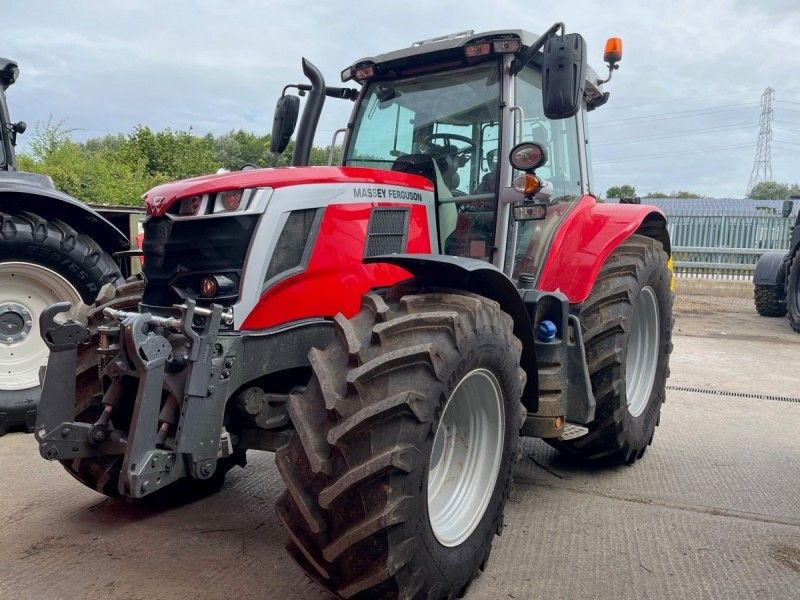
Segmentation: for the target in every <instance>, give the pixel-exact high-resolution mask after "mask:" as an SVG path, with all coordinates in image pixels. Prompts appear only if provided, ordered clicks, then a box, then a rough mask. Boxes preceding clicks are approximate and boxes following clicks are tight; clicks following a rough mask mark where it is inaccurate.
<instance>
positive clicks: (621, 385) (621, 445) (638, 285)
mask: <svg viewBox="0 0 800 600" xmlns="http://www.w3.org/2000/svg"><path fill="white" fill-rule="evenodd" d="M667 258H668V257H667V254H666V252H664V249H663V247H662V245H661V243H660V242H658V241H656V240H654V239H652V238H649V237H645V236H641V235H632V236H631V237H630V238H628V239H627V240H626V241H625V242H623V243H622V244H620V246H619V247H618V248H617V249H616V250H614V252H613V253H612V254H611V256H610V257H609V258H608V260H607V261H606V263H605V264H604V265H603V268H602V270H601V271H600V275H599V276H598V278H597V281H596V282H595V284H594V287H593V288H592V292H591V294H590V295H589V298H588V299H587V300H586V302H585V303H584V305H583V308H582V310H581V314H580V317H581V328H582V332H583V339H584V344H585V348H586V360H587V362H588V367H589V375H590V379H591V383H592V391H593V392H594V397H595V400H596V402H597V408H596V412H595V420H594V421H593V422H592V423H591V424H590V425H589V433H588V434H586V435H584V436H582V437H579V438H576V439H574V440H570V441H564V442H561V441H550V442H549V443H551V444H552V445H553V446H555V447H556V448H558V449H560V450H562V451H564V452H567V453H569V454H573V455H576V456H578V457H580V458H583V459H588V460H594V461H602V462H606V463H620V462H626V463H629V464H632V463H633V462H635V461H636V460H638V459H639V458H641V457H642V456H643V455H644V453H645V450H646V449H647V447H648V446H649V445H650V444H651V443H652V441H653V435H654V433H655V429H656V427H657V426H658V423H659V420H660V415H661V404H662V403H663V402H664V400H665V396H666V392H665V390H666V379H667V377H668V376H669V355H670V352H671V351H672V301H673V295H672V291H671V289H670V282H671V276H672V275H671V273H670V270H669V268H668V267H667ZM648 311H649V312H648ZM648 315H650V316H652V315H657V318H655V319H653V318H650V317H649V316H648ZM637 323H639V325H637ZM655 325H657V328H656V326H655ZM640 336H641V337H640ZM648 336H651V337H650V338H649V339H650V340H652V343H651V342H648V341H647V339H648ZM636 349H638V352H637V353H636V355H634V354H632V353H631V354H630V355H629V352H630V351H631V350H636ZM648 357H649V358H648ZM634 368H637V369H638V372H634V371H633V369H634ZM629 369H630V370H631V372H628V370H629ZM626 376H627V377H626Z"/></svg>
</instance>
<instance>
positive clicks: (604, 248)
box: [536, 196, 671, 304]
mask: <svg viewBox="0 0 800 600" xmlns="http://www.w3.org/2000/svg"><path fill="white" fill-rule="evenodd" d="M634 233H639V234H641V235H646V236H648V237H652V238H654V239H656V240H658V241H660V242H661V243H662V244H663V245H664V250H666V252H667V254H671V247H670V241H669V234H668V233H667V219H666V217H665V216H664V213H663V212H661V210H660V209H658V208H657V207H655V206H647V205H644V204H600V203H598V202H597V200H595V198H594V197H592V196H584V197H582V198H581V199H580V200H579V201H578V203H577V204H576V206H575V208H574V209H573V210H572V211H571V212H570V213H569V214H568V215H567V216H566V218H565V219H564V222H563V223H562V224H561V226H560V227H559V228H558V230H557V231H556V233H555V235H554V236H553V241H552V242H551V245H550V251H549V252H548V254H547V259H546V260H545V263H544V265H543V267H542V270H541V273H540V275H539V282H538V284H537V286H536V288H537V289H540V290H542V291H545V292H556V291H558V292H561V293H562V294H564V295H565V296H566V297H567V299H568V300H569V302H570V304H577V303H580V302H583V301H584V300H586V298H588V297H589V293H590V292H591V291H592V287H593V286H594V282H595V280H596V279H597V275H598V274H599V273H600V269H601V268H602V266H603V263H604V262H605V261H606V259H607V258H608V257H609V255H610V254H611V253H612V252H613V251H614V250H615V249H616V248H617V246H619V245H620V244H621V243H622V242H624V241H625V240H626V239H627V238H629V237H630V236H631V235H633V234H634Z"/></svg>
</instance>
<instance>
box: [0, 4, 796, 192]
mask: <svg viewBox="0 0 800 600" xmlns="http://www.w3.org/2000/svg"><path fill="white" fill-rule="evenodd" d="M0 6H2V15H3V28H4V31H3V36H2V42H0V56H5V57H8V58H12V59H14V60H16V61H17V62H19V64H20V71H21V74H20V78H19V80H18V82H17V84H16V85H15V86H14V87H13V88H11V90H10V91H9V93H8V100H9V104H10V109H11V113H12V118H13V119H15V120H17V119H22V120H25V121H27V122H28V125H29V131H30V132H33V131H34V128H35V124H36V123H47V122H48V120H52V121H61V120H64V121H65V126H66V127H68V128H70V129H74V130H75V132H74V135H75V137H76V138H78V139H87V138H90V137H96V136H101V135H105V134H108V133H119V132H123V133H127V132H130V131H132V130H133V128H134V127H135V126H136V125H137V124H140V123H141V124H146V125H149V126H150V127H152V128H155V129H162V128H166V127H170V128H172V129H188V128H191V129H192V130H193V131H195V132H197V133H199V134H205V133H207V132H211V133H214V134H220V133H225V132H227V131H230V130H232V129H239V128H242V129H245V130H247V131H253V132H256V133H267V132H269V130H270V129H271V126H272V111H273V109H274V106H275V101H276V99H277V98H278V96H279V95H280V92H281V89H282V88H283V86H284V85H285V84H287V83H290V82H299V81H302V72H301V69H300V58H301V56H305V57H307V58H308V59H309V60H311V61H312V62H314V63H315V64H316V65H317V66H318V67H319V68H320V69H321V70H322V72H323V74H325V76H326V79H327V81H328V83H329V84H330V85H337V84H338V83H339V73H340V71H341V70H342V69H343V68H345V67H347V66H349V65H350V64H351V63H352V62H353V61H354V60H356V59H358V58H361V57H362V56H369V55H374V54H378V53H381V52H386V51H390V50H395V49H398V48H403V47H406V46H409V45H410V44H411V43H413V42H414V41H416V40H420V39H425V38H430V37H434V36H437V35H442V34H447V33H453V32H456V31H463V30H466V29H474V30H476V31H481V30H490V29H504V28H509V29H511V28H520V29H528V30H530V31H533V32H541V31H543V30H545V29H546V28H547V27H549V26H550V25H551V24H552V23H554V22H556V21H563V22H564V23H565V24H566V27H567V31H569V32H579V33H581V34H582V35H583V36H584V38H585V39H586V42H587V48H588V53H589V54H588V55H589V63H590V64H591V65H592V66H593V67H594V68H595V70H597V72H598V73H600V74H603V73H604V72H605V68H604V65H603V62H602V54H603V45H604V43H605V40H606V38H608V37H610V36H618V37H621V38H622V39H623V44H624V53H623V59H622V61H621V63H620V69H619V70H618V71H616V72H615V74H614V78H613V79H612V81H611V82H610V83H609V84H607V86H606V90H607V91H610V92H611V97H610V100H609V102H608V104H606V105H605V106H603V107H601V108H599V109H597V110H596V111H593V112H592V113H591V114H590V118H589V124H590V141H591V142H590V143H591V145H592V158H593V165H594V166H593V170H594V180H593V185H592V187H593V190H594V191H595V192H596V193H600V194H604V193H605V190H606V189H607V188H608V187H609V186H611V185H616V184H624V183H628V184H632V185H634V186H635V187H636V190H637V192H638V193H639V194H642V195H643V194H645V193H647V192H654V191H663V192H671V191H673V190H689V191H693V192H696V193H701V194H704V195H707V196H713V197H742V196H743V195H744V192H745V189H746V187H747V183H748V179H749V176H750V171H751V169H752V165H753V159H754V157H755V148H756V139H757V135H758V121H759V114H760V106H759V102H760V99H761V94H762V92H763V91H764V89H765V88H766V87H768V86H770V87H772V88H774V89H775V99H776V102H775V104H774V111H775V112H774V119H775V121H774V123H773V129H774V131H773V144H772V171H773V179H774V180H776V181H782V182H787V183H792V182H800V77H798V74H800V35H799V34H798V32H800V2H798V1H797V0H753V1H746V0H703V1H702V2H698V1H688V0H671V1H669V2H664V1H656V0H639V1H637V2H630V1H618V0H606V1H604V2H589V1H574V2H569V3H567V2H557V3H555V2H553V3H544V2H541V1H538V2H535V1H531V0H527V1H517V0H485V1H484V2H476V1H471V0H454V1H453V0H442V1H438V2H437V1H434V0H428V1H416V0H406V1H405V2H385V1H384V2H375V1H373V2H366V1H361V0H357V1H356V0H354V1H350V2H344V1H341V2H340V1H336V0H327V1H323V2H302V3H301V2H289V1H283V0H281V1H279V0H269V1H267V0H262V1H252V0H216V1H213V2H212V1H206V0H195V1H191V2H190V1H182V0H173V1H166V0H161V1H160V2H155V1H151V0H114V1H113V2H107V1H88V0H87V1H82V0H70V1H69V2H50V1H43V0H0ZM351 108H352V104H351V103H349V102H347V101H341V100H331V99H329V100H328V101H327V103H326V105H325V110H324V113H323V116H322V119H321V120H320V125H319V128H318V131H317V139H316V142H317V143H318V144H320V145H328V144H329V143H330V139H331V136H332V134H333V131H334V130H336V129H337V128H339V127H342V126H344V124H345V122H346V120H347V117H348V114H349V111H350V109H351ZM676 113H677V114H676ZM26 137H27V138H28V139H29V138H30V135H28V134H26V135H25V136H22V138H21V140H22V139H24V138H26ZM24 147H25V142H24V141H21V149H22V150H23V151H24Z"/></svg>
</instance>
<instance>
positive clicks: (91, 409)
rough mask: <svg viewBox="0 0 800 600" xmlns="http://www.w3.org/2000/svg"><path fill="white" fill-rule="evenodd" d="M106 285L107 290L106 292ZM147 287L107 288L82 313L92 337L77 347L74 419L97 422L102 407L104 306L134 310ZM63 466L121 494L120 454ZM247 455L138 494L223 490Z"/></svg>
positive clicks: (187, 496)
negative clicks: (230, 473)
mask: <svg viewBox="0 0 800 600" xmlns="http://www.w3.org/2000/svg"><path fill="white" fill-rule="evenodd" d="M106 291H108V293H107V294H106V293H105V292H106ZM143 291H144V282H143V281H131V282H128V283H125V284H124V285H122V286H120V287H117V288H114V289H113V290H111V289H109V288H106V289H105V290H103V292H102V293H101V295H100V296H99V297H98V300H97V302H96V303H95V304H93V305H92V306H89V307H85V309H84V310H83V311H81V313H79V314H78V318H79V319H81V320H82V321H85V323H86V325H87V326H88V328H89V331H90V332H91V336H90V337H89V339H88V340H87V341H86V342H84V343H83V344H81V345H80V346H79V347H78V353H77V372H76V373H75V420H76V421H78V422H82V423H94V422H95V421H97V419H98V417H99V416H100V413H101V412H102V404H101V401H102V389H101V384H100V372H99V366H100V363H99V355H98V353H97V346H98V343H99V335H98V333H97V328H98V326H100V325H102V324H103V323H104V322H105V320H106V317H105V316H104V315H103V310H104V309H106V308H113V309H116V310H125V311H135V310H136V309H137V305H138V303H139V301H140V300H141V298H142V293H143ZM59 462H61V464H62V466H63V467H64V468H65V469H66V470H67V472H68V473H69V474H70V475H72V476H73V477H74V478H75V479H77V480H78V481H80V482H81V483H82V484H83V485H85V486H86V487H89V488H91V489H93V490H95V491H97V492H100V493H101V494H104V495H106V496H109V497H111V498H118V497H121V494H120V492H119V490H118V489H117V484H118V481H119V473H120V469H121V467H122V456H121V455H110V456H99V457H91V458H78V459H73V460H63V461H59ZM245 463H246V455H245V451H244V450H239V449H237V450H235V451H234V454H233V455H231V456H229V457H227V458H223V459H220V460H219V461H217V470H216V471H215V472H214V475H212V476H211V477H210V478H209V479H203V480H199V479H192V478H184V479H180V480H178V481H176V482H175V483H173V484H171V485H169V486H166V487H164V488H162V489H161V490H158V491H157V492H155V493H153V494H150V495H149V496H145V497H144V498H142V499H140V500H138V502H140V503H143V504H176V503H182V502H186V501H190V500H194V499H196V498H200V497H204V496H206V495H208V494H211V493H213V492H215V491H217V490H219V489H220V488H221V487H222V486H223V484H224V482H225V476H226V474H227V473H228V471H230V470H231V469H232V468H233V467H235V466H237V465H239V466H244V465H245Z"/></svg>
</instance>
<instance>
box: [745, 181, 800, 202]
mask: <svg viewBox="0 0 800 600" xmlns="http://www.w3.org/2000/svg"><path fill="white" fill-rule="evenodd" d="M792 189H794V190H795V191H797V190H798V186H797V184H796V183H795V184H794V185H792V186H790V185H789V184H787V183H778V182H777V181H762V182H761V183H757V184H756V185H754V186H753V189H752V190H750V193H749V194H748V195H747V197H748V198H753V199H756V200H781V199H783V198H788V197H789V195H790V193H791V190H792Z"/></svg>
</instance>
